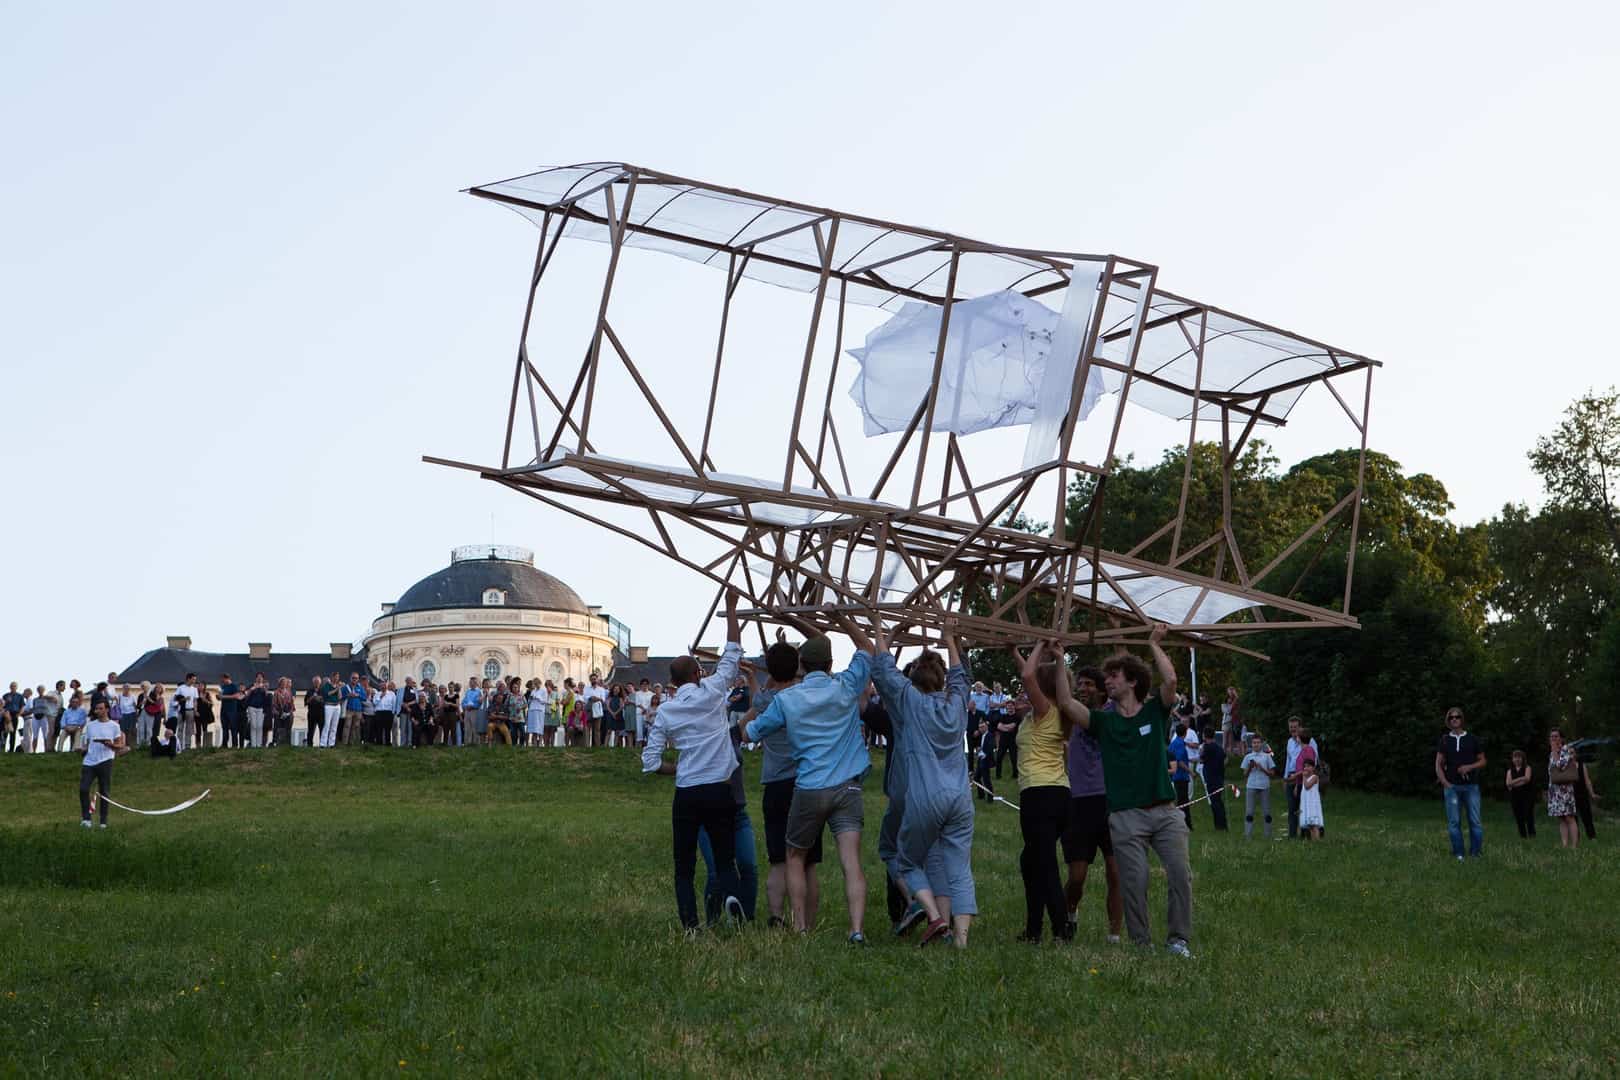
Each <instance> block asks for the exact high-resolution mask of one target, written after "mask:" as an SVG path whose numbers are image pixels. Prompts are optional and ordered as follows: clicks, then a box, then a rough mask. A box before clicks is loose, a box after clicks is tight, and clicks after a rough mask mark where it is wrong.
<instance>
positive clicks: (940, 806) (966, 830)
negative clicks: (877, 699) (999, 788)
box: [848, 623, 979, 947]
mask: <svg viewBox="0 0 1620 1080" xmlns="http://www.w3.org/2000/svg"><path fill="white" fill-rule="evenodd" d="M848 629H849V630H850V631H851V633H850V638H851V640H852V641H854V643H855V647H856V648H858V649H861V650H862V651H864V652H869V653H872V654H873V656H874V658H875V663H874V665H873V668H872V680H873V682H874V683H876V684H877V688H878V692H879V693H880V694H882V695H883V702H884V706H885V707H886V708H887V709H888V711H889V716H890V719H891V720H892V721H893V724H894V744H895V755H894V757H895V764H896V766H897V768H896V773H897V776H896V779H897V781H898V788H897V790H899V791H900V792H901V798H902V800H903V803H902V809H901V816H900V828H899V833H898V835H897V836H896V844H895V855H894V859H893V863H892V869H893V870H894V871H895V874H896V876H897V877H899V878H900V879H901V880H902V881H903V882H904V883H905V885H906V888H907V889H908V890H909V891H910V893H911V895H912V897H913V898H914V899H915V900H916V901H917V902H919V903H921V904H922V905H923V908H924V909H925V910H926V911H927V913H928V930H927V931H926V932H925V933H924V934H923V937H922V941H921V942H920V944H923V945H926V944H928V943H930V942H933V941H941V940H944V939H945V938H947V937H951V936H954V938H955V942H956V945H957V946H958V947H965V946H966V945H967V938H968V928H969V927H970V926H972V924H973V916H974V915H976V914H978V910H979V908H978V899H977V896H976V894H975V891H974V887H973V869H972V865H971V861H970V856H971V853H972V849H973V796H972V794H971V791H970V789H969V787H968V777H967V762H966V761H965V760H964V759H963V757H962V752H961V747H962V739H963V735H964V733H965V732H966V730H967V719H968V694H969V692H970V682H969V679H968V676H967V672H966V670H965V669H964V667H963V665H962V659H961V654H960V650H959V649H958V646H957V643H956V640H955V638H954V637H953V636H951V635H946V639H945V644H946V648H947V650H948V651H949V653H950V658H951V664H950V667H949V668H948V669H946V668H945V665H944V663H943V662H942V660H941V658H940V656H939V654H938V653H935V652H932V651H927V652H924V653H923V654H922V656H920V657H918V658H917V660H916V661H915V662H914V664H913V665H912V668H911V676H910V678H909V679H908V678H907V677H906V676H905V675H902V674H901V673H900V670H899V668H898V667H897V666H896V664H895V661H894V657H893V656H892V655H891V654H890V653H889V651H888V648H887V644H886V642H885V641H884V637H883V635H882V634H881V633H880V634H879V635H878V639H877V641H876V642H873V641H872V640H871V639H870V638H868V637H867V636H866V635H865V634H864V633H863V632H861V630H860V628H859V627H857V626H855V625H854V624H853V623H851V624H849V627H848Z"/></svg>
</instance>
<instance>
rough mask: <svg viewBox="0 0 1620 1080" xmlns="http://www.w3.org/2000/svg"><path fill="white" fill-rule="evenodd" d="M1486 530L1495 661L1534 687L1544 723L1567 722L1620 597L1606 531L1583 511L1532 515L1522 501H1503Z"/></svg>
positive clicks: (1548, 510) (1554, 508)
mask: <svg viewBox="0 0 1620 1080" xmlns="http://www.w3.org/2000/svg"><path fill="white" fill-rule="evenodd" d="M1488 532H1489V536H1490V553H1491V561H1492V562H1494V563H1495V564H1496V566H1497V567H1498V568H1499V569H1500V571H1501V574H1500V577H1499V579H1498V581H1497V584H1496V586H1495V588H1494V589H1493V590H1492V592H1491V608H1492V609H1493V610H1494V611H1495V612H1496V614H1497V615H1498V618H1497V620H1496V621H1495V622H1494V623H1492V624H1491V626H1490V628H1489V630H1488V636H1489V640H1490V642H1491V648H1492V651H1493V653H1494V654H1495V657H1496V663H1497V665H1498V666H1499V667H1500V668H1501V669H1502V671H1503V673H1504V674H1506V675H1508V676H1510V677H1513V678H1516V679H1520V680H1526V681H1531V682H1534V683H1535V684H1536V686H1537V687H1538V692H1537V696H1538V697H1541V698H1542V699H1543V700H1544V701H1545V702H1547V703H1548V704H1547V705H1546V706H1545V707H1544V708H1545V711H1547V712H1548V713H1549V714H1550V715H1549V717H1548V722H1549V723H1559V722H1564V723H1574V722H1575V721H1576V720H1577V719H1578V718H1577V717H1576V716H1575V712H1574V699H1575V696H1576V695H1577V694H1578V693H1580V692H1581V689H1582V686H1581V684H1582V681H1583V678H1584V675H1585V673H1586V672H1587V671H1588V670H1589V669H1590V668H1591V666H1592V664H1593V663H1594V662H1595V660H1596V658H1595V657H1594V656H1593V654H1592V650H1593V645H1594V642H1595V641H1596V640H1597V637H1598V634H1599V632H1600V631H1601V630H1602V629H1603V627H1604V624H1605V622H1606V621H1607V620H1608V619H1610V618H1611V617H1612V615H1613V613H1614V611H1615V604H1616V600H1617V598H1620V581H1617V580H1616V574H1615V565H1614V560H1613V558H1612V556H1611V553H1610V548H1609V540H1608V535H1607V532H1606V530H1605V529H1604V528H1603V526H1602V523H1601V522H1600V521H1599V520H1598V518H1597V516H1596V515H1595V514H1593V513H1592V512H1590V511H1589V510H1585V509H1576V508H1569V507H1559V506H1548V507H1547V508H1545V509H1543V510H1542V511H1541V512H1540V513H1538V514H1532V513H1530V511H1529V510H1528V509H1527V508H1526V507H1524V506H1523V505H1522V504H1518V505H1514V504H1510V505H1508V506H1504V507H1503V508H1502V513H1501V514H1500V515H1499V516H1498V517H1497V518H1496V519H1494V520H1493V521H1491V522H1490V524H1489V526H1488Z"/></svg>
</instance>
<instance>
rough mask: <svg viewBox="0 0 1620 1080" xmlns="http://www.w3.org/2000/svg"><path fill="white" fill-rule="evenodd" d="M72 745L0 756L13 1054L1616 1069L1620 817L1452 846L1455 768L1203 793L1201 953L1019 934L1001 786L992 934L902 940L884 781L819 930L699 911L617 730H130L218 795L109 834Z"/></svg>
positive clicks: (786, 1065)
mask: <svg viewBox="0 0 1620 1080" xmlns="http://www.w3.org/2000/svg"><path fill="white" fill-rule="evenodd" d="M755 769H757V758H754V757H752V756H751V758H750V761H749V771H750V783H749V790H750V800H751V804H752V805H751V811H752V812H753V814H754V817H755V820H756V827H757V822H758V788H757V785H755V784H754V782H753V778H754V770H755ZM77 775H78V765H77V760H76V758H74V757H70V756H67V755H55V756H49V757H27V758H20V757H16V756H7V757H4V758H0V785H3V787H0V791H3V793H4V794H3V795H0V820H4V821H5V823H6V824H5V825H4V827H3V828H0V902H3V904H4V909H5V911H6V912H7V913H8V914H9V916H10V918H8V919H6V920H4V923H3V924H0V1069H3V1071H4V1072H5V1073H7V1074H9V1075H27V1076H48V1075H120V1076H131V1075H133V1076H142V1075H153V1074H168V1073H179V1074H181V1075H221V1074H226V1073H232V1074H242V1073H248V1072H253V1073H266V1074H281V1075H293V1074H296V1075H300V1076H354V1075H370V1076H376V1075H381V1074H384V1073H389V1074H398V1073H407V1072H421V1073H433V1074H451V1073H457V1074H468V1075H477V1074H519V1075H537V1076H554V1075H574V1074H585V1073H592V1074H606V1075H652V1074H682V1075H694V1076H754V1075H773V1074H785V1073H790V1072H797V1073H804V1072H806V1071H807V1070H808V1071H813V1072H816V1073H822V1074H836V1075H877V1074H881V1075H892V1076H922V1075H980V1074H990V1075H1008V1076H1026V1075H1044V1076H1057V1075H1092V1074H1098V1073H1109V1074H1122V1075H1132V1076H1148V1075H1167V1074H1169V1075H1206V1076H1207V1075H1211V1074H1220V1075H1225V1074H1243V1075H1285V1074H1286V1075H1294V1076H1319V1075H1334V1074H1346V1075H1349V1074H1356V1075H1385V1076H1387V1075H1402V1074H1405V1075H1419V1074H1421V1075H1450V1074H1458V1075H1468V1076H1470V1077H1480V1076H1492V1075H1509V1074H1512V1075H1517V1076H1528V1075H1532V1074H1536V1073H1540V1074H1551V1075H1559V1076H1565V1075H1592V1076H1614V1075H1616V1074H1617V1073H1620V1061H1617V1057H1620V1038H1617V1036H1616V1034H1615V1023H1616V1016H1617V1005H1620V911H1617V906H1616V897H1617V895H1620V889H1617V886H1620V867H1617V865H1616V859H1615V854H1614V853H1615V848H1614V843H1615V840H1616V837H1617V835H1620V834H1617V833H1616V832H1615V830H1614V826H1613V824H1612V821H1613V819H1612V818H1611V819H1609V820H1608V821H1600V823H1599V829H1600V834H1599V838H1598V842H1597V843H1596V844H1593V845H1583V847H1582V848H1581V849H1580V850H1579V851H1578V852H1573V853H1572V852H1565V851H1560V850H1559V849H1558V848H1557V838H1556V830H1550V829H1549V830H1544V831H1543V833H1542V835H1541V836H1540V838H1539V839H1538V840H1537V841H1536V842H1535V843H1534V844H1533V845H1524V844H1522V843H1521V842H1520V841H1519V840H1518V838H1517V836H1516V835H1515V834H1514V830H1513V825H1512V819H1511V815H1510V813H1509V812H1508V810H1507V808H1506V806H1505V805H1503V804H1487V808H1486V857H1485V858H1484V859H1482V860H1471V861H1470V862H1468V863H1466V864H1459V863H1457V862H1456V861H1454V860H1453V859H1451V858H1450V857H1449V855H1448V853H1447V846H1446V840H1445V831H1444V821H1443V814H1442V811H1441V807H1440V803H1439V799H1438V798H1436V799H1434V800H1431V801H1427V802H1416V801H1397V800H1391V799H1383V798H1372V797H1366V796H1359V795H1355V794H1352V793H1348V792H1344V791H1338V790H1331V791H1329V792H1328V793H1327V796H1326V799H1325V800H1324V801H1325V809H1326V815H1327V820H1328V826H1329V833H1330V836H1329V839H1327V840H1325V841H1323V842H1322V843H1320V844H1316V845H1310V844H1304V843H1286V842H1281V841H1274V842H1269V843H1268V842H1265V841H1261V840H1258V839H1257V840H1255V841H1252V842H1249V843H1245V842H1244V841H1243V839H1242V837H1241V835H1240V834H1225V835H1221V834H1216V833H1214V832H1213V831H1212V830H1211V829H1210V828H1209V821H1208V817H1207V811H1206V812H1205V814H1204V815H1203V816H1200V817H1199V818H1197V819H1196V823H1197V826H1198V828H1197V831H1196V832H1195V833H1194V840H1193V867H1194V874H1195V892H1194V904H1195V926H1194V941H1193V948H1194V952H1195V953H1196V958H1195V959H1194V960H1192V961H1191V962H1188V961H1184V960H1178V959H1175V958H1173V957H1170V956H1167V955H1166V954H1165V953H1164V952H1163V951H1162V950H1158V951H1156V952H1154V953H1147V952H1144V951H1140V950H1136V949H1132V948H1130V947H1128V946H1109V945H1106V944H1105V943H1104V941H1103V931H1104V922H1103V916H1102V892H1101V889H1100V888H1099V889H1098V890H1097V891H1096V892H1094V893H1088V895H1087V897H1086V901H1085V903H1084V905H1083V906H1082V909H1081V937H1080V940H1079V941H1078V942H1077V943H1075V944H1074V945H1071V946H1057V945H1043V946H1041V947H1039V948H1034V947H1031V946H1028V945H1019V944H1017V943H1015V942H1014V941H1013V936H1014V934H1016V933H1017V931H1018V930H1019V929H1020V928H1021V923H1022V912H1023V898H1022V887H1021V885H1020V883H1019V878H1018V871H1017V859H1018V848H1019V839H1018V822H1017V815H1016V814H1014V813H1013V812H1012V811H1010V810H1008V809H1005V808H1003V807H999V806H998V807H994V808H990V809H981V810H980V817H979V822H978V829H977V836H976V842H975V850H974V865H975V871H976V876H977V880H978V887H979V902H980V906H981V910H982V911H983V912H984V914H983V916H982V917H981V918H980V919H979V921H978V922H977V924H976V925H975V927H974V930H973V940H972V944H971V947H970V948H969V949H968V950H967V951H966V952H965V953H958V952H956V951H954V950H949V949H939V950H929V951H919V950H918V949H916V948H915V947H912V946H910V945H909V944H903V943H897V942H896V941H895V940H894V939H893V938H892V937H891V936H890V935H889V933H888V932H887V926H888V922H887V918H886V916H885V914H884V911H883V902H882V885H881V878H880V877H879V874H880V873H881V869H880V866H879V864H878V862H877V859H876V857H875V855H874V854H873V840H872V838H873V836H874V835H875V830H876V823H877V821H878V819H879V816H880V815H881V812H882V799H881V796H880V795H878V794H876V791H877V788H878V785H877V783H876V778H875V777H874V782H873V783H871V784H869V790H870V791H872V792H873V794H872V795H871V796H869V800H868V806H867V821H868V833H867V840H866V853H867V860H866V863H867V872H868V875H869V877H870V878H871V879H872V883H873V889H872V902H871V904H870V905H869V911H870V912H871V915H872V918H871V919H870V920H869V927H870V928H871V929H872V930H873V933H872V934H871V935H870V936H871V938H872V940H873V947H872V948H870V949H867V950H865V951H856V950H852V949H850V948H849V947H848V946H847V945H846V944H845V943H844V940H843V938H844V931H843V927H844V921H845V911H844V905H843V899H842V890H841V886H840V883H839V882H840V879H839V875H838V873H837V870H836V867H834V866H829V867H828V868H827V872H826V876H825V877H824V879H823V880H824V882H825V884H826V887H825V892H824V896H825V899H824V905H823V918H822V927H821V929H820V930H819V931H818V932H816V933H813V934H811V935H809V936H808V937H806V938H802V939H801V938H797V937H794V936H789V935H784V934H782V933H781V932H772V931H767V930H766V929H765V928H764V926H763V922H762V923H761V924H760V925H758V926H757V927H754V928H749V929H746V930H743V931H741V932H726V933H718V934H713V935H707V936H704V937H702V938H700V939H699V940H696V941H687V940H684V939H683V938H682V936H681V935H680V934H679V933H678V931H677V928H676V921H675V905H674V897H673V890H672V888H671V885H670V873H669V797H670V788H669V784H670V781H669V780H668V778H650V777H649V778H644V777H642V776H641V775H640V773H639V770H638V764H637V759H636V755H634V754H631V753H628V752H624V751H510V750H505V749H499V750H494V749H492V750H459V751H449V752H445V751H442V750H422V751H414V752H402V751H378V750H360V749H349V750H335V751H328V752H324V753H316V752H309V751H302V750H287V751H212V752H204V753H198V754H191V755H186V756H183V757H182V758H181V759H179V760H178V761H152V760H150V759H147V758H145V757H144V756H139V755H134V754H131V755H129V756H128V757H126V758H124V759H122V760H120V762H119V763H118V765H117V766H116V773H115V776H114V797H115V798H118V799H119V800H120V801H122V802H127V803H129V804H130V805H134V806H144V807H157V806H167V805H171V804H173V803H175V802H178V801H180V800H181V799H183V798H186V797H189V796H191V795H194V794H196V793H197V792H199V791H200V790H202V789H203V788H204V787H211V788H212V789H213V796H212V797H211V798H209V799H208V800H206V801H205V802H204V803H203V804H201V805H200V806H198V807H197V808H195V809H193V810H190V811H187V812H185V813H183V814H179V815H175V816H172V817H164V818H138V817H134V816H131V815H129V814H124V813H121V812H119V811H117V810H114V811H113V817H112V823H113V827H112V828H111V829H109V830H107V831H106V832H102V831H99V830H95V831H85V830H81V829H80V828H79V827H78V825H77V821H76V819H77V816H78V815H77V809H78V807H77V792H76V784H77ZM979 805H980V806H981V807H983V806H984V804H982V803H981V804H979ZM1239 825H1240V827H1241V820H1239ZM762 861H763V855H762ZM702 873H703V871H702V867H701V864H700V866H699V871H698V875H699V879H700V881H701V878H702ZM1099 884H1100V881H1099ZM1162 886H1163V879H1162V876H1159V877H1158V878H1156V880H1155V882H1154V895H1153V899H1152V905H1153V911H1154V913H1155V926H1156V930H1157V932H1158V933H1159V934H1160V935H1162V932H1163V930H1162V927H1163V917H1164V900H1163V887H1162ZM700 888H701V885H700ZM760 904H761V912H762V914H761V919H762V920H763V908H764V897H763V892H762V895H761V900H760Z"/></svg>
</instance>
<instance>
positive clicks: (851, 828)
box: [745, 634, 872, 945]
mask: <svg viewBox="0 0 1620 1080" xmlns="http://www.w3.org/2000/svg"><path fill="white" fill-rule="evenodd" d="M799 663H800V666H801V667H803V669H804V673H805V674H804V679H803V681H801V682H800V683H799V684H798V685H797V686H791V687H788V688H787V689H785V690H783V691H781V692H780V693H778V694H777V695H776V696H775V697H774V698H773V699H771V703H770V705H769V706H768V707H767V708H766V710H765V711H764V712H763V713H761V714H760V716H759V718H758V719H756V720H754V721H753V722H752V723H750V724H749V725H748V726H747V728H746V729H745V735H746V736H747V738H748V740H749V741H750V742H758V741H760V740H762V739H765V738H768V737H769V736H770V735H771V734H773V733H775V732H777V731H780V730H782V729H784V728H785V729H786V730H787V733H788V739H789V741H790V742H791V743H792V746H793V756H794V758H795V760H796V761H797V762H798V766H799V772H798V776H797V778H796V780H795V783H794V789H793V804H792V807H791V808H790V809H789V811H788V824H787V885H788V901H789V904H790V906H791V907H792V909H793V925H794V926H795V928H797V929H798V930H799V932H800V933H804V932H806V931H808V930H809V924H808V922H807V920H806V917H805V855H806V854H807V853H808V852H809V850H810V848H811V846H812V845H813V844H814V843H815V841H816V839H817V838H818V837H819V836H820V835H821V830H822V827H823V826H826V827H827V828H829V829H831V830H832V834H833V840H834V842H835V843H836V844H837V845H838V861H839V863H840V864H842V866H843V869H844V897H845V900H846V901H847V902H848V905H849V930H850V932H849V941H850V944H852V945H865V944H866V935H865V934H863V933H862V932H861V931H862V927H863V925H864V923H865V919H866V875H865V874H864V873H863V872H862V871H861V827H862V825H863V824H864V823H865V811H864V806H863V802H862V799H863V795H862V791H861V780H862V778H863V777H865V776H866V773H867V771H868V770H870V769H871V767H872V758H871V755H870V754H868V753H867V750H866V743H865V742H864V741H863V740H862V739H861V721H860V715H859V709H858V706H859V704H860V698H861V691H863V690H864V689H866V683H867V679H868V678H869V674H870V671H871V666H870V664H869V662H868V659H867V656H866V654H865V653H859V652H858V653H856V654H855V658H854V659H853V660H851V661H850V663H849V667H848V668H846V669H845V670H844V671H843V672H841V673H840V674H839V675H838V676H837V677H834V676H833V675H832V674H831V671H832V642H831V641H829V640H827V637H826V635H824V634H817V635H815V636H814V637H811V638H810V639H809V640H808V641H806V642H805V643H804V644H803V645H801V646H800V647H799Z"/></svg>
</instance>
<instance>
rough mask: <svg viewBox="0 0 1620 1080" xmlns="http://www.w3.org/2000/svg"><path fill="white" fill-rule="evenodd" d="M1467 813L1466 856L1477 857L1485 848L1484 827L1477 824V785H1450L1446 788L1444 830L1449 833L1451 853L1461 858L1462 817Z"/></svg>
mask: <svg viewBox="0 0 1620 1080" xmlns="http://www.w3.org/2000/svg"><path fill="white" fill-rule="evenodd" d="M1465 809H1466V811H1467V813H1468V854H1470V855H1478V854H1479V853H1480V851H1481V849H1483V848H1484V847H1485V827H1484V826H1483V825H1481V824H1480V822H1479V785H1478V784H1452V785H1451V786H1450V787H1448V788H1446V828H1447V830H1448V831H1449V832H1450V833H1451V853H1452V854H1453V855H1455V856H1457V857H1458V858H1461V857H1462V853H1463V841H1462V815H1463V811H1464V810H1465Z"/></svg>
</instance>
